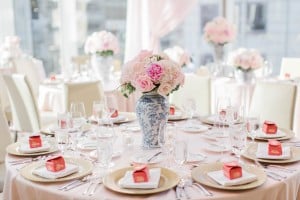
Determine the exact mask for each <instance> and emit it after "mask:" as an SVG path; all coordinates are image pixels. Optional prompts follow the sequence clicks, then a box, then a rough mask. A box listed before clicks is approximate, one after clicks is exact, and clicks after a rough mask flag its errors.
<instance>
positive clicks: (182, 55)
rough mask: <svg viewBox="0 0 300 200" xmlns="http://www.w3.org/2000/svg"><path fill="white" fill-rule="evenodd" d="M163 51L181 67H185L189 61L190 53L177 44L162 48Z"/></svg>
mask: <svg viewBox="0 0 300 200" xmlns="http://www.w3.org/2000/svg"><path fill="white" fill-rule="evenodd" d="M164 53H165V54H167V55H168V56H169V57H170V59H172V60H173V61H175V62H176V63H177V64H179V66H181V67H186V66H187V65H188V64H190V62H191V57H190V55H189V54H188V53H187V51H185V50H184V49H182V48H181V47H179V46H174V47H172V48H167V49H165V50H164Z"/></svg>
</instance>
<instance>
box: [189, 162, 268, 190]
mask: <svg viewBox="0 0 300 200" xmlns="http://www.w3.org/2000/svg"><path fill="white" fill-rule="evenodd" d="M222 166H223V163H220V162H217V163H207V164H201V165H199V166H198V167H196V168H194V169H193V170H192V178H193V180H194V181H196V182H199V183H201V184H203V185H206V186H209V187H213V188H217V189H223V190H247V189H252V188H256V187H258V186H260V185H262V184H263V183H264V182H265V181H266V179H267V176H266V173H265V172H264V171H263V170H262V169H259V168H257V167H254V166H249V165H247V166H243V170H246V171H247V172H249V173H251V174H255V175H256V176H257V180H256V181H253V182H251V183H247V184H243V185H236V186H223V185H220V184H218V183H217V182H216V181H214V180H213V179H212V178H210V177H209V176H208V175H207V173H208V172H213V171H218V170H221V169H222Z"/></svg>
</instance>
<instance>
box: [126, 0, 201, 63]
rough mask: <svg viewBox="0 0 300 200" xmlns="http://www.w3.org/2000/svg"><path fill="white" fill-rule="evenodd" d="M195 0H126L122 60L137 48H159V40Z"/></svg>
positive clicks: (188, 9)
mask: <svg viewBox="0 0 300 200" xmlns="http://www.w3.org/2000/svg"><path fill="white" fill-rule="evenodd" d="M195 3H196V0H189V1H186V0H163V1H162V0H128V4H127V24H126V44H125V62H126V61H128V60H129V59H131V58H133V57H134V56H135V55H136V54H137V53H138V52H139V51H140V50H142V49H148V50H153V51H154V52H157V51H159V50H160V45H159V42H160V41H159V40H160V38H161V37H163V36H165V35H166V34H168V33H169V32H171V31H172V30H174V29H175V28H176V27H177V26H178V25H179V24H180V23H181V22H182V21H183V19H184V18H185V17H186V15H187V14H188V12H189V11H190V9H191V8H192V7H193V6H194V5H195Z"/></svg>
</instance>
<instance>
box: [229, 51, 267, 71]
mask: <svg viewBox="0 0 300 200" xmlns="http://www.w3.org/2000/svg"><path fill="white" fill-rule="evenodd" d="M228 62H229V64H230V65H232V66H234V67H236V69H238V70H241V71H244V72H249V71H252V70H255V69H258V68H260V67H262V66H263V65H264V60H263V57H262V56H261V55H260V53H259V52H258V51H257V50H255V49H245V48H240V49H237V50H235V51H233V52H232V53H230V54H229V59H228Z"/></svg>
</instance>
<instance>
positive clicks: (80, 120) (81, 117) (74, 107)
mask: <svg viewBox="0 0 300 200" xmlns="http://www.w3.org/2000/svg"><path fill="white" fill-rule="evenodd" d="M70 115H71V118H72V123H73V127H74V128H77V129H79V128H81V126H82V125H83V124H84V123H85V107H84V104H83V103H82V102H79V103H77V102H72V103H71V106H70Z"/></svg>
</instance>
